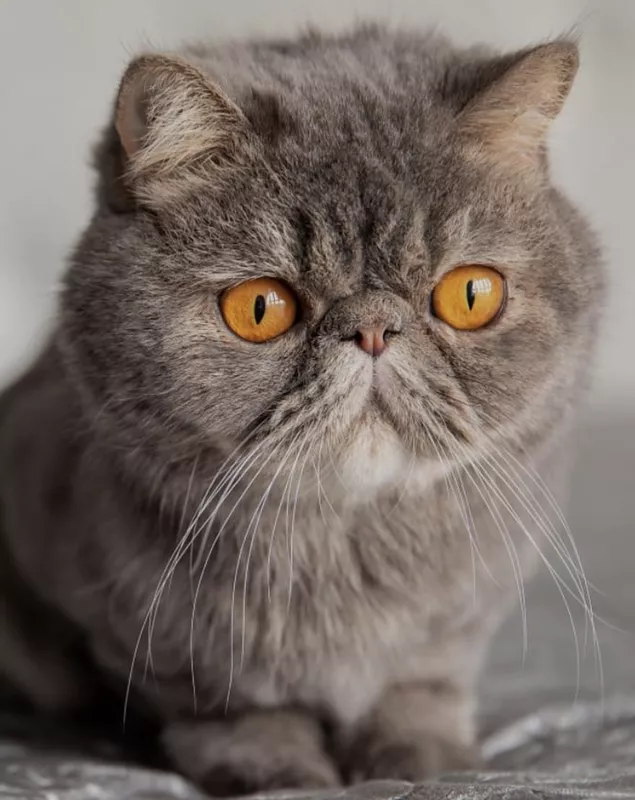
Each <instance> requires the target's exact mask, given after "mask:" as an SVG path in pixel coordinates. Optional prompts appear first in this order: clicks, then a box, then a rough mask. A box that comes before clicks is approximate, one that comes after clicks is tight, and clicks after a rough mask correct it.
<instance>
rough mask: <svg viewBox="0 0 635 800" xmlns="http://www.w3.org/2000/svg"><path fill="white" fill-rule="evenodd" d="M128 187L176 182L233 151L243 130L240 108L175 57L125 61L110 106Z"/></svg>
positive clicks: (184, 180) (229, 156) (145, 191)
mask: <svg viewBox="0 0 635 800" xmlns="http://www.w3.org/2000/svg"><path fill="white" fill-rule="evenodd" d="M115 129H116V131H117V134H118V136H119V140H120V142H121V146H122V148H123V151H124V154H125V157H126V160H127V168H128V175H129V179H130V181H131V183H132V187H133V190H135V191H136V190H138V191H137V193H140V194H142V195H143V194H145V195H147V194H148V190H149V187H150V185H153V186H156V185H157V184H158V183H160V182H172V189H174V188H175V187H174V181H177V182H178V183H179V185H180V186H181V187H184V186H185V184H186V183H187V179H188V178H189V179H195V178H196V177H197V175H198V176H200V175H201V174H202V173H203V172H204V171H205V170H206V168H208V167H209V166H211V165H213V164H219V163H221V162H223V161H225V162H228V161H230V160H231V159H232V156H233V155H235V153H236V149H237V147H238V141H239V139H240V137H241V135H242V134H244V132H245V129H246V120H245V117H244V116H243V114H242V112H241V111H240V109H239V108H238V107H237V106H236V105H235V104H234V103H233V102H232V101H231V100H230V99H229V98H228V97H227V96H226V95H225V94H224V93H223V92H222V91H221V90H220V89H219V88H218V87H217V86H216V85H215V84H214V83H213V82H212V81H211V80H209V79H208V78H207V76H205V75H204V74H203V73H202V72H201V71H200V70H198V69H197V68H196V67H194V66H193V65H191V64H189V63H188V62H186V61H183V60H182V59H180V58H175V57H168V56H161V55H146V56H141V57H139V58H137V59H135V61H133V62H132V64H130V66H129V67H128V69H127V70H126V73H125V75H124V77H123V79H122V81H121V84H120V87H119V94H118V97H117V102H116V107H115Z"/></svg>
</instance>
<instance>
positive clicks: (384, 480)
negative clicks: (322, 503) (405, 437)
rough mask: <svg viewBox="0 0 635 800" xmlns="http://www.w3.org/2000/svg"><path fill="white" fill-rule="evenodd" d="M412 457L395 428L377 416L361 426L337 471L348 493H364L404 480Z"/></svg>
mask: <svg viewBox="0 0 635 800" xmlns="http://www.w3.org/2000/svg"><path fill="white" fill-rule="evenodd" d="M373 416H374V415H373ZM412 458H413V456H412V453H409V452H408V451H406V449H405V448H404V446H403V444H402V443H401V440H400V438H399V436H398V435H397V432H396V431H395V429H394V428H393V427H392V426H391V425H389V424H388V423H387V422H385V421H384V420H381V419H377V418H376V417H375V418H373V419H369V420H368V422H367V423H366V424H363V425H361V426H360V428H359V430H358V432H357V435H356V436H355V438H354V439H353V441H352V442H351V443H350V445H349V446H348V448H347V450H346V453H345V454H343V456H342V459H341V462H340V466H339V467H338V471H339V473H340V477H341V479H342V482H343V483H344V485H345V486H346V488H347V490H348V491H349V492H351V493H353V494H359V495H365V494H370V493H373V492H376V491H378V490H379V489H383V488H386V487H389V486H393V485H396V484H399V483H402V482H403V481H405V480H406V478H407V476H408V472H409V471H410V470H411V469H412Z"/></svg>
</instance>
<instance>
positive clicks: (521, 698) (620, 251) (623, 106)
mask: <svg viewBox="0 0 635 800" xmlns="http://www.w3.org/2000/svg"><path fill="white" fill-rule="evenodd" d="M368 17H370V18H380V19H386V20H389V21H392V22H394V23H400V24H402V25H408V26H410V25H417V26H425V25H438V26H439V27H440V28H441V29H443V30H445V31H447V32H448V33H449V34H451V35H452V36H453V37H454V38H455V39H456V40H457V41H459V42H462V43H474V42H475V41H486V42H489V43H491V44H493V45H495V46H499V47H501V48H514V47H520V46H524V45H526V44H528V43H532V42H538V41H542V40H544V39H546V38H549V37H551V36H555V35H558V34H560V33H562V32H564V31H569V30H571V29H572V28H576V29H577V30H578V31H579V32H580V34H581V36H582V68H581V71H580V75H579V78H578V81H577V83H576V86H575V87H574V91H573V93H572V95H571V98H570V101H569V103H568V104H567V106H566V109H565V112H564V113H563V115H562V116H561V118H560V119H559V120H558V121H557V123H556V125H555V127H554V130H553V137H552V152H553V162H554V169H555V173H556V176H557V179H558V181H559V182H560V183H561V184H562V185H563V186H564V187H565V188H566V189H567V190H568V191H569V193H570V194H571V195H572V196H573V197H574V198H575V199H576V200H577V201H578V202H579V204H580V205H581V206H582V207H583V208H584V209H585V210H586V211H587V212H588V214H589V215H590V217H591V218H592V219H593V221H594V223H595V225H596V228H597V229H598V231H599V233H600V235H601V237H602V240H603V242H604V247H605V252H606V259H607V264H608V266H609V271H610V276H611V294H610V301H609V307H608V310H607V315H606V324H605V326H604V331H603V338H602V344H601V348H600V354H599V364H598V370H597V378H596V381H595V385H594V390H593V393H592V396H591V398H590V401H589V403H588V406H587V411H586V412H585V423H584V425H583V427H582V429H581V433H580V440H579V446H578V454H577V457H576V460H575V473H574V478H575V480H574V485H573V494H572V502H571V503H570V507H569V511H568V516H569V519H570V521H571V524H572V527H573V529H574V532H575V534H576V537H577V538H578V541H579V543H580V547H581V550H582V556H583V560H584V561H585V564H586V565H587V567H588V571H589V575H590V578H591V580H592V581H593V582H594V583H595V585H596V586H597V588H598V590H599V592H598V595H597V603H598V610H599V612H600V613H601V614H602V615H604V616H605V617H606V618H607V619H608V620H609V621H610V623H611V624H612V625H613V626H614V627H609V626H608V625H603V624H600V637H601V640H602V644H603V650H604V651H605V653H608V657H605V682H606V685H607V690H609V691H615V690H617V689H627V688H629V687H632V685H633V683H634V682H635V681H633V672H634V667H633V664H634V663H635V647H634V646H633V643H634V639H633V629H634V626H633V624H632V621H631V620H632V617H633V612H634V611H635V581H633V580H632V579H631V571H632V569H633V567H634V565H635V558H634V556H635V544H634V542H633V533H634V530H633V528H634V524H633V523H634V522H635V491H634V490H635V485H634V482H635V481H634V476H635V444H634V442H635V436H634V434H635V405H634V402H633V401H634V399H635V358H634V357H633V344H632V342H633V325H632V313H631V309H632V305H633V303H634V302H635V266H634V265H633V263H632V261H633V258H632V255H633V253H632V250H633V248H632V244H631V237H632V235H633V233H634V227H635V224H634V222H633V219H632V209H633V203H632V200H631V192H632V188H633V186H635V156H634V155H633V152H634V148H635V135H634V134H635V88H634V87H633V78H634V77H635V76H634V68H635V51H634V50H633V44H634V43H635V2H634V1H633V0H596V2H583V0H557V2H556V0H526V1H525V0H478V1H477V0H425V2H424V0H393V2H391V3H390V4H389V3H388V2H387V0H366V1H365V2H362V0H357V1H355V0H320V2H319V3H308V2H306V0H278V2H277V3H275V4H274V3H271V2H260V1H259V0H232V2H220V0H196V1H195V0H109V2H88V1H87V0H39V2H37V1H36V0H0V382H4V381H6V380H8V379H9V377H10V376H11V375H13V374H14V373H15V372H16V371H17V370H18V369H19V368H20V367H21V366H22V365H23V363H24V362H25V360H26V359H27V358H28V356H29V354H30V353H31V352H32V351H33V350H34V349H35V348H37V346H38V344H39V342H40V340H41V338H42V336H43V335H44V333H45V332H46V330H47V326H48V324H49V322H50V317H51V314H52V312H53V309H54V296H55V287H56V282H57V279H58V276H59V274H60V271H61V269H62V267H63V263H64V258H65V255H66V253H67V252H68V249H69V247H70V246H71V244H72V242H73V239H74V238H75V236H76V235H77V233H78V231H79V230H80V228H81V227H82V225H83V224H84V222H85V221H86V219H87V218H88V215H89V213H90V208H91V200H90V184H91V176H90V172H89V170H88V167H87V161H88V149H89V143H90V142H91V141H92V140H93V139H94V137H95V133H96V131H97V130H98V128H99V126H100V125H101V124H102V123H103V121H104V120H105V118H106V115H107V112H108V108H109V104H110V102H111V99H112V96H113V92H114V90H115V87H116V84H117V81H118V78H119V76H120V74H121V72H122V71H123V69H124V67H125V64H126V62H127V60H128V59H129V58H130V57H131V55H132V54H134V53H136V52H138V51H139V50H140V49H144V48H149V47H153V48H161V47H165V48H170V47H171V46H175V45H178V43H179V42H180V41H182V40H183V39H196V38H201V37H221V36H225V35H234V34H241V35H242V34H246V33H270V34H279V33H281V32H283V31H285V32H292V31H294V30H295V29H296V28H297V27H298V26H299V25H301V24H304V23H306V22H308V21H312V22H314V23H318V24H320V25H322V26H325V27H327V28H337V27H340V26H342V25H343V24H346V23H347V22H351V21H353V20H355V19H359V18H368ZM529 612H530V613H529V650H528V654H527V656H526V658H525V659H524V661H523V656H522V648H521V642H520V636H519V633H518V632H519V625H518V619H514V620H512V621H511V622H510V623H509V625H508V626H507V631H506V633H505V642H506V646H505V647H501V648H500V649H498V650H497V651H496V652H495V655H494V661H493V663H494V667H492V669H494V668H495V669H496V672H495V674H496V680H495V681H492V680H489V681H487V680H486V682H485V687H484V695H485V698H486V708H487V709H490V710H491V711H492V712H493V713H495V714H497V715H499V714H501V713H502V714H504V715H506V716H511V715H513V714H515V713H517V712H518V710H519V705H523V704H526V703H528V702H529V703H534V704H535V703H537V702H538V697H537V693H539V692H543V693H549V692H554V693H556V694H558V696H559V697H560V698H562V697H564V698H565V699H566V701H567V702H569V700H570V702H573V700H574V694H575V684H576V682H577V680H576V666H575V646H574V642H573V639H572V635H571V626H570V623H569V621H568V619H567V616H566V613H565V611H564V608H563V605H562V602H561V601H560V600H559V598H558V596H557V593H556V592H555V591H554V590H553V587H550V586H549V581H548V580H546V579H543V580H541V581H540V582H539V583H537V584H536V585H535V586H534V587H533V590H532V593H531V601H530V609H529ZM578 616H579V615H578ZM536 620H537V621H536ZM615 627H617V628H619V629H620V630H615V629H614V628H615ZM580 636H581V638H582V636H583V627H580ZM518 671H521V672H522V674H523V676H524V683H523V685H524V687H525V689H526V690H527V691H526V692H524V693H523V694H522V695H520V694H519V692H518V685H519V684H518V680H517V673H518ZM491 674H494V673H491V672H489V671H488V676H491ZM545 674H548V675H551V676H552V682H551V684H550V685H548V683H547V684H546V683H545V680H544V676H545ZM486 677H487V676H486ZM580 685H581V693H582V694H583V695H591V696H596V697H597V696H599V691H600V681H599V674H598V671H597V669H596V667H595V666H594V662H593V658H592V654H591V653H590V651H589V652H588V653H587V656H586V657H584V658H583V664H582V673H581V679H580ZM563 687H564V689H563ZM534 690H535V691H534Z"/></svg>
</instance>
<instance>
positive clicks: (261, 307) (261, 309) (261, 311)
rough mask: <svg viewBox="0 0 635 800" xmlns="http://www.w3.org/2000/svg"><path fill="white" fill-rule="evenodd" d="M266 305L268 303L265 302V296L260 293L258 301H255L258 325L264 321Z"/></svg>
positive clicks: (255, 316)
mask: <svg viewBox="0 0 635 800" xmlns="http://www.w3.org/2000/svg"><path fill="white" fill-rule="evenodd" d="M266 307H267V304H266V303H265V298H264V297H263V296H262V295H261V294H259V295H258V297H256V302H255V303H254V319H255V320H256V325H260V323H261V322H262V318H263V317H264V315H265V308H266Z"/></svg>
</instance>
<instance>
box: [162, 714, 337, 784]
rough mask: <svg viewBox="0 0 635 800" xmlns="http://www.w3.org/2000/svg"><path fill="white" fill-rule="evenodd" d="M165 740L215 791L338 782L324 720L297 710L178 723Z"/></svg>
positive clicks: (197, 777) (191, 773) (193, 775)
mask: <svg viewBox="0 0 635 800" xmlns="http://www.w3.org/2000/svg"><path fill="white" fill-rule="evenodd" d="M163 741H164V744H165V746H166V749H167V751H168V753H169V754H170V755H171V756H172V758H173V759H174V761H175V763H176V765H177V766H178V767H179V768H180V769H181V770H182V771H183V772H184V773H185V774H186V775H188V776H189V777H191V778H193V779H194V780H195V781H197V783H198V784H199V785H200V786H202V787H203V789H204V790H205V791H206V792H207V793H208V794H210V795H212V796H214V797H230V796H235V795H245V794H254V793H256V792H262V791H271V790H277V789H325V788H330V787H333V786H338V785H339V784H340V775H339V772H338V769H337V767H336V765H335V763H334V762H333V761H332V760H331V759H330V758H329V756H328V755H327V753H326V751H325V750H324V748H323V733H322V730H321V728H320V726H319V725H318V723H317V722H316V721H315V720H313V719H312V718H311V717H310V716H305V715H302V714H296V713H294V712H284V711H277V712H270V713H266V712H259V713H253V714H248V715H245V716H244V717H241V718H239V719H236V720H232V721H229V720H227V721H213V722H212V721H210V722H192V723H179V724H176V725H173V726H170V727H168V728H167V729H166V730H165V731H164V734H163Z"/></svg>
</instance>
